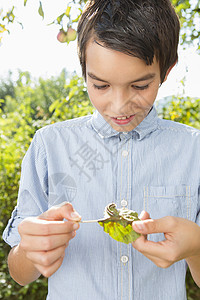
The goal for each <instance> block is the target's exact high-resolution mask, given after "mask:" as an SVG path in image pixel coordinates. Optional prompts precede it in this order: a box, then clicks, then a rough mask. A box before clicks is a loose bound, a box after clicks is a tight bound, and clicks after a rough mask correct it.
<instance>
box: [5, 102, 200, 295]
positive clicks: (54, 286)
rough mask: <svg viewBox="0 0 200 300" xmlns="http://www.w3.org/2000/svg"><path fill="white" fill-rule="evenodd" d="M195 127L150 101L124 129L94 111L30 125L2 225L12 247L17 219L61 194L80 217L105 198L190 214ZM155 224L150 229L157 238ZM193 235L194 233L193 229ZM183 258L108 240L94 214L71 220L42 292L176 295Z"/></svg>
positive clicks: (197, 167) (197, 161) (195, 188)
mask: <svg viewBox="0 0 200 300" xmlns="http://www.w3.org/2000/svg"><path fill="white" fill-rule="evenodd" d="M199 186H200V132H199V131H198V130H196V129H194V128H191V127H188V126H185V125H183V124H178V123H175V122H171V121H167V120H162V119H159V118H158V116H157V112H156V110H155V108H154V107H153V109H152V110H151V112H150V113H149V114H148V116H147V117H146V118H145V119H144V120H143V121H142V122H141V123H140V124H139V126H138V127H137V128H135V129H134V130H133V131H131V132H128V133H125V132H124V133H123V132H117V131H115V130H114V129H112V128H111V127H110V125H109V124H108V123H106V121H105V120H104V119H103V117H102V116H101V115H100V114H99V113H98V112H95V113H94V114H93V115H92V116H86V117H82V118H78V119H73V120H67V121H64V122H61V123H57V124H53V125H50V126H47V127H44V128H42V129H40V130H39V131H38V132H37V133H36V134H35V137H34V138H33V141H32V143H31V146H30V148H29V150H28V151H27V153H26V155H25V158H24V160H23V163H22V175H21V181H20V190H19V198H18V204H17V206H16V208H15V210H14V211H13V213H12V217H11V219H10V221H9V224H8V225H7V227H6V229H5V231H4V235H3V237H4V240H5V241H6V242H7V243H8V244H10V245H11V246H12V247H13V246H14V245H17V244H18V243H19V241H20V236H19V234H18V231H17V226H18V224H19V223H20V222H21V221H22V220H23V218H25V217H28V216H38V215H39V214H41V213H42V212H44V211H45V210H47V209H48V208H50V207H51V206H53V205H58V204H60V203H62V202H63V201H69V202H71V203H72V205H73V206H74V208H75V209H76V210H77V211H78V212H79V213H80V214H81V216H82V219H83V220H87V219H98V218H102V217H103V211H104V208H105V206H106V205H107V204H109V203H111V202H114V203H116V204H117V207H128V208H130V209H132V210H135V211H137V212H138V213H140V212H141V211H142V210H146V211H148V212H149V213H150V215H151V218H161V217H164V216H168V215H172V216H179V217H183V218H187V219H190V220H192V221H194V222H197V223H198V224H199V223H200V214H199V211H200V201H199V200H200V197H199V193H200V189H199ZM163 238H164V235H163V234H152V235H150V236H149V239H150V240H153V241H159V240H162V239H163ZM194 238H195V237H194ZM186 269H187V265H186V262H185V261H184V260H182V261H179V262H177V263H175V264H173V265H172V266H171V267H169V268H167V269H162V268H159V267H157V266H156V265H154V264H153V263H152V262H151V261H150V260H148V259H147V258H146V257H145V256H143V255H142V254H141V253H139V252H137V251H136V250H135V249H134V248H133V247H132V246H131V244H129V245H126V244H123V243H120V242H117V241H115V240H113V239H112V238H111V237H110V236H109V235H108V234H106V233H105V232H104V231H103V228H102V227H101V226H99V224H98V223H97V224H96V223H92V224H81V226H80V229H79V230H78V231H77V236H76V237H75V238H74V239H73V240H72V241H71V242H70V244H69V247H68V248H67V249H66V255H65V258H64V261H63V264H62V266H61V267H60V269H59V270H58V271H57V272H56V273H55V274H53V276H51V277H50V278H49V288H48V296H47V299H48V300H58V299H60V300H88V299H95V300H146V299H151V300H173V299H178V300H185V299H186V291H185V273H186Z"/></svg>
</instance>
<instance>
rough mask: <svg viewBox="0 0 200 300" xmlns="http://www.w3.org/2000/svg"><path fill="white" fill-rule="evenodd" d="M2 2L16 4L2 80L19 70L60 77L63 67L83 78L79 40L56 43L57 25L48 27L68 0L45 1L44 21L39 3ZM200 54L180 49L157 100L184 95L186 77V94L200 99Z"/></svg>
mask: <svg viewBox="0 0 200 300" xmlns="http://www.w3.org/2000/svg"><path fill="white" fill-rule="evenodd" d="M23 3H24V0H9V1H7V0H1V6H2V7H3V8H7V7H8V4H9V7H11V5H12V4H14V5H15V7H16V11H15V14H16V15H17V20H18V21H19V22H21V23H23V27H24V28H23V29H22V27H21V26H20V25H19V24H17V23H15V25H12V26H11V27H10V34H5V35H4V37H3V40H2V44H1V45H0V78H3V77H6V75H7V74H8V71H9V70H11V71H12V72H13V74H14V76H16V74H17V70H18V69H20V70H21V71H29V72H30V73H31V74H32V76H33V77H35V78H38V77H39V76H42V77H44V78H48V77H50V76H54V75H58V74H59V73H60V72H61V70H62V69H63V68H65V69H66V70H67V71H69V72H73V71H76V72H77V73H78V74H79V75H81V68H80V66H79V60H78V56H77V50H76V41H74V42H71V43H70V44H69V45H67V44H66V43H64V44H62V43H60V42H58V41H57V34H58V32H59V26H58V25H49V26H48V25H47V24H49V23H51V22H52V21H53V20H54V19H56V18H57V16H58V15H59V14H61V13H63V11H64V10H65V9H66V3H67V1H66V0H56V1H55V0H43V8H44V12H45V18H44V20H42V18H41V17H40V16H39V14H38V12H37V10H38V6H39V1H36V0H28V1H27V6H26V7H25V8H24V6H23ZM199 70H200V55H198V54H197V53H196V52H195V49H193V48H189V49H187V50H183V49H182V47H179V62H178V64H177V65H176V66H175V67H174V69H173V70H172V71H171V73H170V75H169V77H168V80H167V82H166V83H164V84H163V85H162V87H161V88H160V90H159V93H158V96H157V99H160V98H163V97H166V96H171V95H181V94H183V87H182V85H181V84H180V81H181V80H182V79H183V78H184V77H186V79H187V80H186V86H185V95H186V96H191V97H200V87H199V86H200V85H199V75H198V74H199Z"/></svg>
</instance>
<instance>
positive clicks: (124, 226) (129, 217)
mask: <svg viewBox="0 0 200 300" xmlns="http://www.w3.org/2000/svg"><path fill="white" fill-rule="evenodd" d="M104 215H105V219H102V220H99V221H98V223H99V225H101V226H102V227H103V228H104V231H105V232H106V233H108V234H109V235H110V236H111V237H112V238H113V239H114V240H116V241H118V242H122V243H125V244H129V243H131V242H134V241H135V240H136V239H137V238H138V237H140V234H139V233H137V232H135V231H134V230H133V228H132V222H134V221H136V220H139V218H138V214H137V213H136V212H135V211H133V210H129V209H126V208H122V209H117V208H116V204H114V203H111V204H109V205H107V206H106V208H105V211H104ZM107 216H108V217H107Z"/></svg>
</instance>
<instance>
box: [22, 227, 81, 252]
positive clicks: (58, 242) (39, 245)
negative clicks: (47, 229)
mask: <svg viewBox="0 0 200 300" xmlns="http://www.w3.org/2000/svg"><path fill="white" fill-rule="evenodd" d="M75 235H76V232H75V231H72V232H71V233H68V234H59V235H50V236H33V235H26V236H24V237H23V239H22V240H21V242H20V245H21V247H22V248H23V249H24V251H31V252H32V251H50V250H53V249H56V248H59V247H61V246H65V245H66V243H68V242H69V240H71V239H72V238H74V237H75Z"/></svg>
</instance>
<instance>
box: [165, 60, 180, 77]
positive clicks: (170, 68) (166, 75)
mask: <svg viewBox="0 0 200 300" xmlns="http://www.w3.org/2000/svg"><path fill="white" fill-rule="evenodd" d="M176 63H177V60H176V61H175V63H174V64H173V65H172V66H171V67H169V69H168V70H167V72H166V74H165V78H164V80H163V82H165V81H166V80H167V77H168V75H169V73H170V72H171V70H172V69H173V67H174V66H175V65H176Z"/></svg>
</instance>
